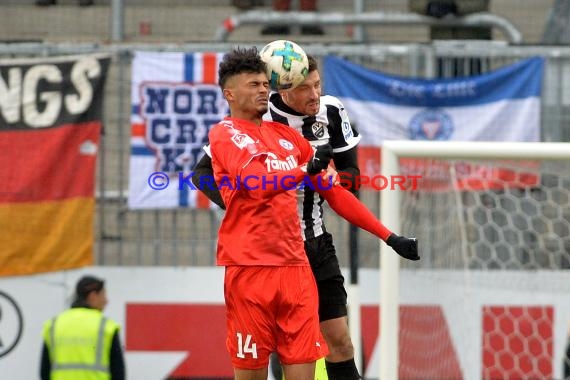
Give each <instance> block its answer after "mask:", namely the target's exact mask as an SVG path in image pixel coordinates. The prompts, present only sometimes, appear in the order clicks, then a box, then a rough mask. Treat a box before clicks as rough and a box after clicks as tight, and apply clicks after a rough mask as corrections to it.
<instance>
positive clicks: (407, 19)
mask: <svg viewBox="0 0 570 380" xmlns="http://www.w3.org/2000/svg"><path fill="white" fill-rule="evenodd" d="M265 24H287V25H308V24H316V25H420V26H432V25H438V26H469V27H472V26H488V27H494V28H497V29H499V30H501V31H502V32H503V33H504V34H505V36H506V37H507V39H508V41H509V42H510V43H511V44H520V43H522V42H523V36H522V33H521V32H520V31H519V30H518V29H517V28H516V27H515V26H514V25H513V24H512V23H511V22H510V21H509V20H507V19H506V18H503V17H501V16H498V15H495V14H492V13H486V12H483V13H474V14H471V15H468V16H465V17H446V18H443V19H437V18H433V17H428V16H422V15H419V14H417V13H404V12H368V13H353V14H346V13H341V12H330V13H327V12H298V11H296V12H267V11H256V10H253V11H249V12H245V13H241V14H236V15H233V16H231V17H228V18H227V19H225V20H224V22H223V23H222V24H221V25H220V26H219V27H218V28H217V30H216V35H215V40H216V41H219V42H223V41H227V39H228V37H229V35H230V34H231V33H232V32H233V31H234V30H235V29H236V28H238V27H240V26H243V25H265Z"/></svg>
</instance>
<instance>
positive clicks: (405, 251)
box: [313, 175, 420, 261]
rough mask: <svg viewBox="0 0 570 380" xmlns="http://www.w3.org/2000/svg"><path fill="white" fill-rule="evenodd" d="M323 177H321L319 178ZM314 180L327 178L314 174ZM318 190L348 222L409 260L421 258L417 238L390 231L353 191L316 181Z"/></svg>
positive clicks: (324, 181)
mask: <svg viewBox="0 0 570 380" xmlns="http://www.w3.org/2000/svg"><path fill="white" fill-rule="evenodd" d="M319 177H321V178H319ZM313 178H314V181H323V182H321V183H326V180H325V179H324V178H322V175H318V176H314V177H313ZM314 187H315V189H316V190H317V192H318V193H319V194H320V195H322V196H323V198H325V200H326V201H327V202H328V204H329V205H330V206H331V208H332V209H333V210H334V211H335V212H336V213H337V214H338V215H340V216H341V217H343V218H344V219H346V220H347V221H348V222H350V223H352V224H354V225H355V226H358V227H360V228H362V229H363V230H366V231H368V232H370V233H371V234H373V235H376V236H378V237H379V238H380V239H382V240H383V241H385V242H386V244H388V245H389V246H390V247H392V249H393V250H394V251H396V253H397V254H398V255H400V256H402V257H404V258H406V259H408V260H414V261H415V260H419V259H420V256H419V255H418V241H417V240H416V239H415V238H407V237H404V236H399V235H396V234H395V233H393V232H392V231H390V230H389V229H388V228H387V227H386V226H385V225H384V224H382V222H380V221H379V220H378V219H376V217H375V216H374V214H372V212H371V211H370V210H368V208H366V206H365V205H364V204H363V203H362V202H360V201H359V200H358V198H356V197H355V196H354V195H353V194H352V193H350V192H349V191H348V190H346V189H344V188H343V187H342V186H340V185H338V184H335V185H333V186H331V187H329V188H328V189H323V187H322V186H321V187H319V186H318V184H316V183H315V186H314Z"/></svg>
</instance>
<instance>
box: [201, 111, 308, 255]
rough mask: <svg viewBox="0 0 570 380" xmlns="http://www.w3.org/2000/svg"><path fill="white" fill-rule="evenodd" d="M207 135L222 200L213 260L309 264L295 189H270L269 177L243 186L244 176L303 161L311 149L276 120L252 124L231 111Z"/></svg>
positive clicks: (280, 169)
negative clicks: (279, 190) (221, 212)
mask: <svg viewBox="0 0 570 380" xmlns="http://www.w3.org/2000/svg"><path fill="white" fill-rule="evenodd" d="M209 139H210V149H211V155H212V166H213V169H214V178H215V180H216V183H217V184H218V187H219V189H220V193H221V195H222V198H223V200H224V203H225V205H226V213H225V215H224V218H223V220H222V223H221V226H220V230H219V235H218V253H217V263H218V265H224V266H228V265H246V266H253V265H267V266H307V265H309V263H308V260H307V256H306V254H305V250H304V246H303V239H302V237H301V232H300V231H301V226H300V220H299V216H298V213H297V200H296V192H295V190H294V189H291V190H288V191H282V192H279V193H275V191H274V190H275V188H276V186H279V185H280V184H279V183H277V184H276V183H271V182H268V183H266V184H264V185H263V184H262V185H263V186H255V185H251V186H248V176H250V177H256V178H257V179H259V178H260V177H263V176H265V175H271V174H279V173H280V172H281V173H282V172H287V171H291V170H293V169H295V168H297V166H299V165H302V164H304V163H307V162H308V161H309V159H310V158H311V157H312V155H313V150H312V148H311V145H310V144H309V142H308V141H307V140H305V139H304V138H303V136H301V135H300V134H299V132H297V131H295V130H294V129H293V128H290V127H288V126H286V125H283V124H280V123H276V122H269V121H263V122H262V123H261V125H260V126H258V125H256V124H253V123H251V122H248V121H245V120H241V119H233V118H231V117H228V118H225V119H224V120H222V121H221V122H220V123H218V124H216V125H215V126H214V127H212V129H211V130H210V133H209ZM296 170H298V169H296ZM249 183H250V184H253V183H254V182H249ZM288 186H290V182H289V183H288Z"/></svg>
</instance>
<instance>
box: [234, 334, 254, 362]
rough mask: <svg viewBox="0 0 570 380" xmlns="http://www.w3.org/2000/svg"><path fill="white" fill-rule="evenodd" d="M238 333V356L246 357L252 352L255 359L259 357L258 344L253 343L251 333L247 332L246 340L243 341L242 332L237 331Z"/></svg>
mask: <svg viewBox="0 0 570 380" xmlns="http://www.w3.org/2000/svg"><path fill="white" fill-rule="evenodd" d="M236 335H237V346H238V352H237V355H236V356H237V357H238V358H241V359H244V358H245V355H246V354H251V355H252V357H253V358H254V359H257V344H256V343H253V344H252V343H251V335H250V334H247V335H246V336H245V342H244V341H243V336H242V335H241V333H239V332H238V333H236Z"/></svg>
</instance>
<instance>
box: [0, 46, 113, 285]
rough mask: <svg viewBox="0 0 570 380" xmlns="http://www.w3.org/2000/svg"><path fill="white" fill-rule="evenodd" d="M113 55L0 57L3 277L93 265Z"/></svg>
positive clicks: (0, 273)
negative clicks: (99, 165) (98, 173)
mask: <svg viewBox="0 0 570 380" xmlns="http://www.w3.org/2000/svg"><path fill="white" fill-rule="evenodd" d="M109 61H110V60H109V58H108V57H106V56H102V55H85V56H68V57H57V58H48V59H42V60H6V61H0V163H1V164H0V276H10V275H24V274H32V273H39V272H49V271H57V270H65V269H70V268H77V267H82V266H86V265H91V264H92V263H93V240H94V239H93V216H94V208H95V199H94V189H95V183H94V182H95V167H96V159H97V150H98V147H99V136H100V134H101V128H102V122H101V119H102V96H103V86H104V82H105V78H106V73H107V70H108V67H109Z"/></svg>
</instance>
